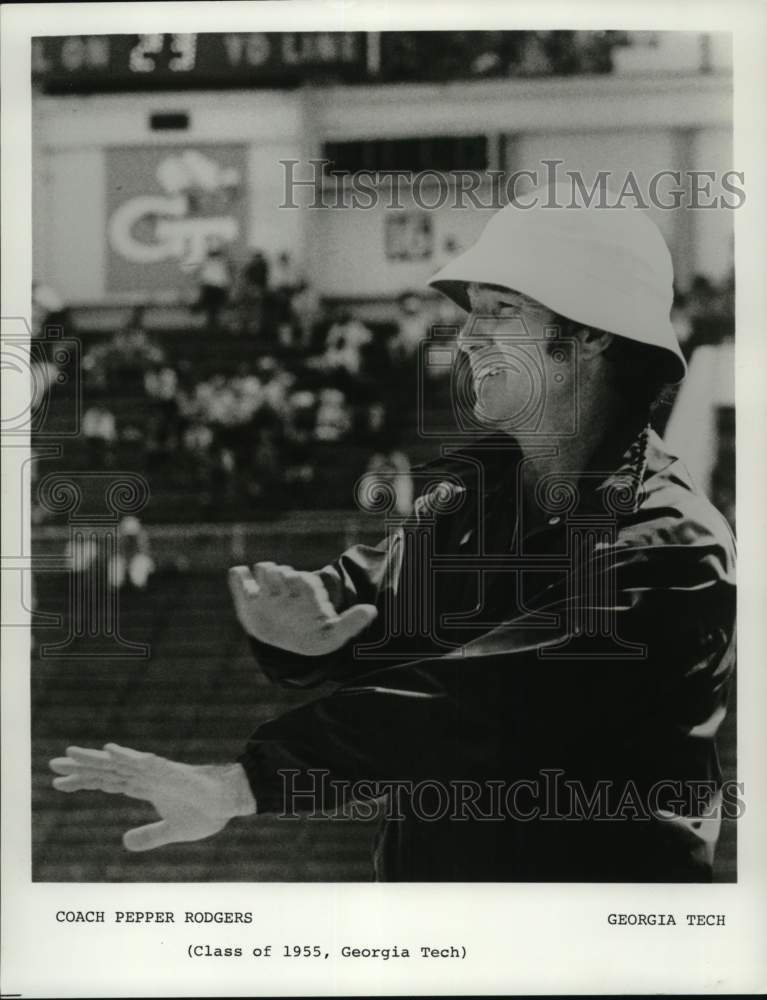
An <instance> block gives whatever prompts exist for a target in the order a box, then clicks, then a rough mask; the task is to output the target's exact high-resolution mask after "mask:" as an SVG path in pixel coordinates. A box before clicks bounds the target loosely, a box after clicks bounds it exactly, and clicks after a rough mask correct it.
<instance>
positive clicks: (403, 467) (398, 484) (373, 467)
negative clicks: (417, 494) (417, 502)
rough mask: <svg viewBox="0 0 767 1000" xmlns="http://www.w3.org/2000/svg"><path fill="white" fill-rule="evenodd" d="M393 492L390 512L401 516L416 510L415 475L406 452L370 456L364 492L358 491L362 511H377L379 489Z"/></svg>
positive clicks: (378, 452) (394, 449) (394, 450)
mask: <svg viewBox="0 0 767 1000" xmlns="http://www.w3.org/2000/svg"><path fill="white" fill-rule="evenodd" d="M382 487H383V488H384V489H390V490H391V491H392V493H393V496H394V504H393V506H392V508H391V509H393V511H394V512H395V513H397V514H399V515H400V516H401V517H407V515H408V514H410V513H411V511H412V510H413V476H412V475H411V472H410V462H408V460H407V455H406V454H405V453H404V452H403V451H399V450H398V449H396V448H393V449H392V450H390V451H385V452H383V451H377V452H375V454H373V455H371V456H370V460H369V461H368V467H367V471H366V474H365V485H364V489H362V490H359V491H358V496H359V499H360V504H361V506H362V509H363V510H370V511H375V510H377V509H378V504H377V503H376V498H377V496H378V492H379V490H380V488H382Z"/></svg>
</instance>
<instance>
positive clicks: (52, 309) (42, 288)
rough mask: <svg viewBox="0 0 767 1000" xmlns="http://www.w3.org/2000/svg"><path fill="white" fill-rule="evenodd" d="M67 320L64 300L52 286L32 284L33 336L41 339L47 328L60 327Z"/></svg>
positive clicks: (38, 282)
mask: <svg viewBox="0 0 767 1000" xmlns="http://www.w3.org/2000/svg"><path fill="white" fill-rule="evenodd" d="M64 318H65V305H64V300H63V299H62V297H61V296H60V295H59V293H58V292H57V291H56V289H55V288H54V287H53V286H52V285H47V284H45V283H44V282H42V281H33V282H32V336H33V337H39V336H40V335H41V333H42V332H43V330H44V328H45V327H46V326H60V325H61V324H63V322H64Z"/></svg>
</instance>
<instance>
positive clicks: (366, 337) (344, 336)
mask: <svg viewBox="0 0 767 1000" xmlns="http://www.w3.org/2000/svg"><path fill="white" fill-rule="evenodd" d="M371 340H372V334H371V332H370V330H368V328H367V327H366V326H365V325H364V324H363V323H360V321H359V320H357V319H355V318H354V316H353V315H352V314H351V312H350V311H349V310H348V309H342V310H339V312H338V313H337V314H336V319H335V322H334V323H333V325H332V326H331V327H330V329H329V330H328V335H327V339H326V342H325V354H324V359H323V360H324V365H325V368H326V369H327V370H328V371H339V370H341V371H343V372H345V373H346V374H347V375H350V376H353V377H354V376H357V375H359V374H360V373H361V370H362V357H363V348H365V347H366V346H367V345H368V344H370V342H371Z"/></svg>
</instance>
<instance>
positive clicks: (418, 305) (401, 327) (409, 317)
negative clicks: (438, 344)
mask: <svg viewBox="0 0 767 1000" xmlns="http://www.w3.org/2000/svg"><path fill="white" fill-rule="evenodd" d="M428 328H429V320H428V316H427V315H426V312H425V310H424V304H423V299H422V298H421V296H420V295H415V294H414V293H413V292H406V293H405V294H404V295H401V296H400V299H399V317H398V321H397V333H396V335H395V337H394V338H393V339H392V342H391V349H392V351H394V352H395V355H398V356H399V357H401V358H402V359H403V360H404V361H405V362H409V361H410V360H411V359H412V358H414V357H415V355H416V353H417V351H418V347H419V345H420V344H421V342H422V340H423V338H424V337H425V336H426V334H427V332H428Z"/></svg>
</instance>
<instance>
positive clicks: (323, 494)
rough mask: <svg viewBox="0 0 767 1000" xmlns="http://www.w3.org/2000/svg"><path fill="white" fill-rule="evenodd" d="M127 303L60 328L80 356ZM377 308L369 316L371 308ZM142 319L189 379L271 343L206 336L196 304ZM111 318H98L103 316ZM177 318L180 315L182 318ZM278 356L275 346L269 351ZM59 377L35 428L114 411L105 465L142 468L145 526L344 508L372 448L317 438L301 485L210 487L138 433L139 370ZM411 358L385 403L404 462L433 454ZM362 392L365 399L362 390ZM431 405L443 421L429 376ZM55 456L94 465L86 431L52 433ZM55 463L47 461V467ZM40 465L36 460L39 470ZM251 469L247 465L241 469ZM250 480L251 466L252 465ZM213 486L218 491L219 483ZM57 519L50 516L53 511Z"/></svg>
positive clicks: (380, 324)
mask: <svg viewBox="0 0 767 1000" xmlns="http://www.w3.org/2000/svg"><path fill="white" fill-rule="evenodd" d="M129 315H130V313H129V312H126V311H125V310H122V311H121V310H111V311H110V310H100V311H98V310H96V311H93V312H88V311H86V312H84V313H82V314H78V313H74V314H73V316H72V317H71V319H70V325H69V326H68V327H67V329H66V330H65V336H66V337H71V336H73V337H74V338H76V339H77V341H78V342H79V353H80V357H81V358H83V357H85V356H86V354H87V352H88V351H89V350H91V349H93V348H94V347H96V346H97V345H99V344H103V343H106V342H108V341H109V339H110V338H111V337H112V336H113V335H114V330H115V329H122V328H124V324H125V318H126V316H129ZM374 315H377V314H374ZM144 319H145V321H146V322H145V327H146V330H147V333H148V335H149V336H150V337H151V339H152V342H153V343H155V344H156V345H157V346H159V347H160V348H161V349H162V351H163V353H164V355H165V359H166V363H167V364H168V365H169V366H170V367H175V368H176V369H179V368H181V367H182V366H183V367H184V368H185V370H186V371H187V372H191V373H192V374H193V379H194V381H195V382H201V381H203V380H204V379H207V378H210V377H211V376H213V375H217V374H221V375H224V376H227V377H228V376H231V375H234V374H235V373H236V372H237V371H238V369H241V367H242V366H243V364H245V365H248V366H250V367H251V368H253V369H254V368H255V366H256V363H257V362H258V360H259V359H260V358H261V357H263V356H264V354H265V353H267V354H270V355H271V354H274V353H275V352H274V349H273V348H270V349H269V350H265V349H264V348H263V347H261V348H260V347H259V345H258V344H257V342H256V341H254V340H253V339H252V338H249V337H247V336H243V335H236V334H233V333H227V332H224V331H221V332H219V333H217V334H215V335H212V334H211V333H210V331H207V330H206V329H204V328H201V327H200V323H199V318H198V317H197V314H195V313H194V312H190V311H187V312H186V313H185V312H184V311H183V310H180V309H165V310H161V309H158V308H155V309H153V310H148V311H147V313H146V315H145V317H144ZM108 320H109V321H112V322H113V323H115V324H116V325H115V326H113V327H108V326H105V325H104V323H105V322H106V321H108ZM181 320H184V322H183V323H182V322H181ZM369 326H370V327H371V330H372V332H373V334H374V337H375V338H377V340H378V341H379V343H380V342H382V341H383V339H385V338H386V337H387V336H388V335H390V333H391V329H392V327H391V323H388V324H387V323H386V322H385V321H382V320H381V319H380V318H378V319H375V320H372V321H369ZM277 357H278V358H279V354H277ZM67 375H68V377H67V380H66V381H65V382H63V383H62V384H60V385H59V384H54V385H53V386H52V387H51V388H50V390H49V398H48V401H47V412H46V414H45V418H44V422H43V424H42V425H41V428H40V431H41V433H43V434H44V435H46V436H49V435H54V436H55V435H57V434H58V433H60V432H61V431H62V430H66V429H68V428H69V427H70V425H71V423H72V414H73V412H75V410H76V409H78V408H79V413H80V417H81V416H82V413H84V412H85V410H86V409H87V408H88V407H89V406H91V405H92V404H93V403H94V402H99V403H103V404H104V405H105V406H106V407H107V408H108V409H109V411H110V412H111V413H112V414H113V415H114V417H115V421H116V425H117V428H118V438H119V440H118V442H117V443H116V445H115V446H114V448H113V449H112V455H111V462H110V467H111V468H112V469H115V470H127V471H132V472H137V473H139V474H141V475H143V476H144V477H145V478H146V479H147V481H148V483H149V487H150V499H149V502H148V505H147V507H146V508H145V510H144V511H143V513H142V515H141V516H142V520H144V521H145V522H146V523H148V524H168V523H174V522H178V521H185V522H202V521H214V520H215V521H238V520H239V521H242V520H246V521H247V520H250V519H258V518H265V517H266V518H269V517H273V516H275V514H279V513H280V512H284V511H285V510H286V509H288V510H289V509H310V510H313V509H317V508H324V509H343V508H347V509H348V508H351V507H353V505H354V500H353V494H354V485H355V483H356V482H357V480H358V479H359V478H360V476H362V475H363V474H364V473H365V471H366V469H367V463H368V460H369V458H370V455H371V450H370V447H369V446H367V445H366V444H365V443H364V442H360V441H357V440H354V439H351V440H342V441H338V442H334V443H333V442H318V443H316V444H315V445H314V446H313V447H314V449H315V453H314V456H313V459H314V462H313V464H314V467H315V473H314V479H313V481H312V482H311V484H309V485H308V486H307V487H306V488H300V487H299V488H291V487H290V486H283V487H282V488H280V487H279V486H278V487H277V488H276V490H273V491H272V495H271V496H270V497H269V498H268V499H267V500H265V501H264V502H258V501H256V502H253V501H252V499H251V498H248V497H242V496H233V495H231V491H230V492H229V493H227V491H226V489H225V488H224V483H223V481H222V480H221V478H220V477H219V478H218V479H216V477H213V488H212V489H211V488H210V485H209V484H208V483H201V481H200V475H199V471H198V470H197V469H196V466H195V461H194V459H193V458H192V456H190V455H189V454H187V453H185V452H184V450H183V449H180V448H179V449H176V450H174V452H173V454H171V455H170V456H164V455H154V456H153V455H151V454H150V453H149V452H148V451H147V447H146V431H147V429H148V427H149V425H150V422H151V420H152V415H153V410H154V404H153V402H152V400H151V399H149V398H148V397H147V394H146V392H145V391H144V388H143V384H142V381H141V379H140V377H139V378H132V379H130V380H126V381H125V383H122V382H119V381H118V384H116V385H110V387H109V391H108V393H107V394H106V395H104V394H103V393H102V394H99V393H97V392H96V391H95V390H94V389H93V388H92V387H91V386H90V384H89V381H88V378H87V376H86V375H85V374H84V373H82V372H81V373H76V372H68V373H67ZM417 377H418V373H417V370H416V367H415V365H413V368H412V372H411V371H409V372H408V373H407V377H406V379H405V384H401V385H398V386H397V387H396V390H395V398H396V401H397V404H399V402H400V401H402V405H393V406H391V407H390V410H391V412H390V421H391V422H392V423H393V424H395V425H396V428H397V431H398V433H399V434H400V438H401V442H402V443H401V447H402V449H403V450H404V451H405V453H406V454H407V455H408V458H409V460H410V462H411V464H417V463H419V462H423V461H426V460H428V459H430V458H433V457H435V455H436V454H438V445H437V444H436V443H435V442H434V441H433V440H423V439H421V438H420V437H419V435H418V433H417V413H416V407H417V406H418V405H419V391H418V385H417ZM375 392H376V388H375V383H373V384H372V385H371V386H370V387H369V388H367V387H366V386H365V385H364V384H363V385H362V386H361V387H360V389H359V396H360V398H359V399H358V400H356V401H351V402H352V407H354V406H355V405H356V406H357V407H359V406H363V405H365V404H367V403H370V402H373V401H374V400H375V398H376V397H375ZM368 393H370V398H368ZM428 404H429V406H430V407H431V408H432V409H433V410H434V411H435V420H438V421H441V424H442V425H446V426H449V425H450V399H449V387H448V386H447V385H444V384H443V385H439V384H435V385H434V387H433V398H430V399H429V400H428ZM59 443H60V444H61V445H62V446H63V455H62V457H61V459H60V460H57V462H56V466H57V467H59V468H66V469H71V470H88V469H91V470H92V469H93V468H94V464H93V463H94V460H93V455H92V452H91V450H90V447H89V442H88V441H87V440H85V438H84V436H83V435H82V434H81V435H71V436H65V437H62V438H60V439H59ZM52 468H53V465H52V464H51V465H47V464H46V466H45V470H44V471H51V470H52ZM42 471H43V469H42V467H41V472H42ZM249 471H252V470H249ZM256 478H257V472H256ZM217 487H220V490H218V491H217ZM51 520H52V521H53V522H55V520H56V518H55V517H54V518H52V519H51Z"/></svg>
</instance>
